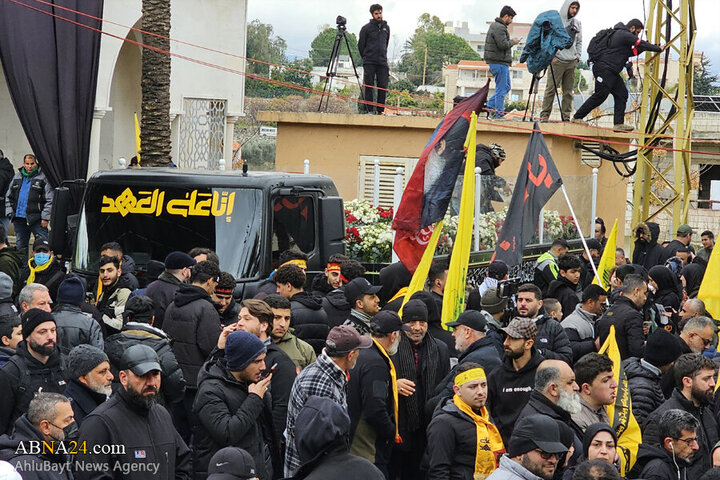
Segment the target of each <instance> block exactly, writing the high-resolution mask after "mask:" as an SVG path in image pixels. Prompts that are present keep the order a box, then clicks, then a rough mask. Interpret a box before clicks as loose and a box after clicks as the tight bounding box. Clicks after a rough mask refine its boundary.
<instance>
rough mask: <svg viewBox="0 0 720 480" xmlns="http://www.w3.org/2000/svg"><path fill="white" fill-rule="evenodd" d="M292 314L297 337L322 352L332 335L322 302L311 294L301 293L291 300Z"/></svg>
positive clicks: (317, 352)
mask: <svg viewBox="0 0 720 480" xmlns="http://www.w3.org/2000/svg"><path fill="white" fill-rule="evenodd" d="M290 314H291V322H292V326H293V328H294V329H295V335H297V337H298V338H299V339H301V340H305V341H306V342H307V343H309V344H310V346H311V347H313V349H314V350H315V354H316V355H317V354H319V353H320V352H322V349H323V348H324V347H325V339H326V338H327V336H328V333H330V327H329V325H328V320H327V314H326V313H325V311H324V310H323V309H322V300H320V299H319V298H316V297H314V296H313V295H312V294H311V293H309V292H299V293H296V294H295V295H293V296H292V298H291V299H290Z"/></svg>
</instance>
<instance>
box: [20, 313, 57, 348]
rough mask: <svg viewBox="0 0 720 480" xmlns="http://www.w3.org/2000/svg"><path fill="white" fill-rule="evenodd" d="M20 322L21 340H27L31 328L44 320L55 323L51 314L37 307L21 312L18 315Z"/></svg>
mask: <svg viewBox="0 0 720 480" xmlns="http://www.w3.org/2000/svg"><path fill="white" fill-rule="evenodd" d="M20 322H21V325H22V336H23V340H27V338H28V337H29V336H30V334H31V333H32V332H33V330H35V328H37V326H38V325H40V324H41V323H45V322H53V323H55V319H54V318H53V316H52V314H50V313H48V312H46V311H45V310H40V309H39V308H31V309H30V310H28V311H27V312H25V313H23V314H22V317H20Z"/></svg>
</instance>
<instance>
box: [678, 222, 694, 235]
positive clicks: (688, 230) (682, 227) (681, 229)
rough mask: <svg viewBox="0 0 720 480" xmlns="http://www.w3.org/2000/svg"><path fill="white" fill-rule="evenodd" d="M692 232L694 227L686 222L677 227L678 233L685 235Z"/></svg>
mask: <svg viewBox="0 0 720 480" xmlns="http://www.w3.org/2000/svg"><path fill="white" fill-rule="evenodd" d="M690 233H693V229H692V227H691V226H690V225H688V224H686V223H685V224H682V225H680V226H679V227H678V229H677V234H678V235H682V236H685V235H687V234H690Z"/></svg>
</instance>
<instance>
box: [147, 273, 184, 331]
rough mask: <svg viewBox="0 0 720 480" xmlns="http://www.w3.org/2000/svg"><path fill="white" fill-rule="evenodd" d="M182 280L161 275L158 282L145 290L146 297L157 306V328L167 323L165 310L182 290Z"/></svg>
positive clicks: (164, 274)
mask: <svg viewBox="0 0 720 480" xmlns="http://www.w3.org/2000/svg"><path fill="white" fill-rule="evenodd" d="M180 285H181V283H180V280H178V279H177V277H176V276H175V275H172V274H170V273H167V272H163V273H161V274H160V276H159V277H158V279H157V280H155V281H154V282H152V283H150V285H148V286H147V288H146V289H145V295H147V296H148V297H150V298H151V299H152V301H153V305H154V306H155V324H154V325H155V326H156V327H157V328H162V326H163V322H164V321H165V310H167V307H168V305H170V304H171V303H172V301H173V300H174V299H175V292H177V291H178V288H180Z"/></svg>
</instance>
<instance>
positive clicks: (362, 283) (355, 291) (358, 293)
mask: <svg viewBox="0 0 720 480" xmlns="http://www.w3.org/2000/svg"><path fill="white" fill-rule="evenodd" d="M380 289H382V286H373V285H370V282H368V281H367V279H366V278H363V277H358V278H354V279H352V280H351V281H350V282H349V283H348V284H347V285H345V289H344V292H345V299H347V301H348V303H350V306H351V307H352V306H354V305H355V300H357V299H358V298H360V297H362V296H363V295H376V294H377V293H378V292H379V291H380Z"/></svg>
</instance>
